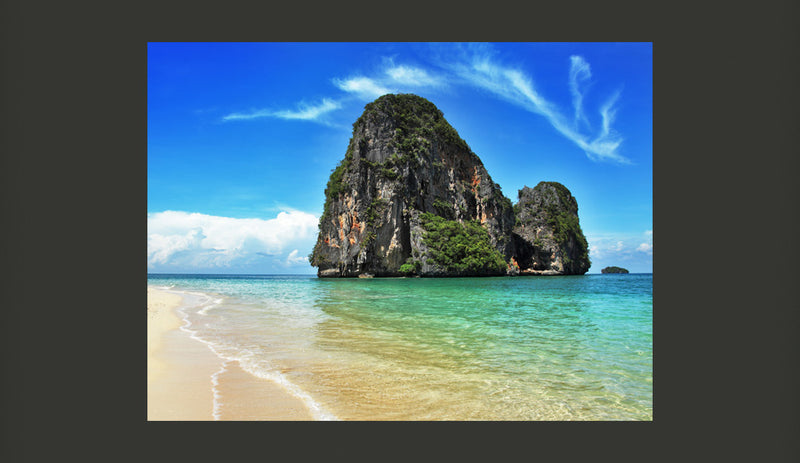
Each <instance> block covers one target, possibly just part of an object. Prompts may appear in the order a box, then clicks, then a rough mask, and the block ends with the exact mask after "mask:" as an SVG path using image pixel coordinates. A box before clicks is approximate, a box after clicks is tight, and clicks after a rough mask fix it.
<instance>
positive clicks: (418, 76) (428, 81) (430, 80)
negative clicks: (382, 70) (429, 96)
mask: <svg viewBox="0 0 800 463" xmlns="http://www.w3.org/2000/svg"><path fill="white" fill-rule="evenodd" d="M386 74H387V75H388V76H389V77H390V78H391V79H392V81H394V82H395V83H397V84H401V85H409V86H412V87H430V86H439V85H442V84H443V81H442V80H441V79H440V78H438V77H433V76H432V75H431V74H429V73H428V72H427V71H426V70H424V69H421V68H416V67H410V66H403V65H400V66H392V67H390V68H388V69H387V70H386Z"/></svg>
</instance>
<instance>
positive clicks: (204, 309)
mask: <svg viewBox="0 0 800 463" xmlns="http://www.w3.org/2000/svg"><path fill="white" fill-rule="evenodd" d="M168 291H169V292H171V293H174V294H178V295H181V296H184V298H183V301H184V304H185V305H182V306H180V307H178V309H177V311H178V313H179V314H180V315H181V318H182V320H183V325H182V326H181V327H180V329H181V330H182V331H184V332H186V333H188V334H189V336H190V337H191V338H192V339H194V340H196V341H199V342H202V343H203V344H205V345H206V346H208V348H209V349H210V350H211V352H213V353H214V355H216V356H217V357H219V358H220V359H221V360H222V361H223V364H222V367H221V369H220V370H219V371H217V372H215V373H214V374H213V375H212V376H211V384H212V392H213V397H214V407H213V410H214V411H213V416H214V419H215V420H219V419H220V416H221V409H222V401H221V395H220V393H219V390H218V387H219V375H220V374H222V373H224V372H225V371H227V369H226V368H225V367H226V366H227V364H228V363H230V362H237V363H238V364H239V366H241V367H242V369H243V370H245V371H246V372H248V373H250V374H251V375H253V376H255V377H257V378H261V379H264V380H267V381H271V382H273V383H275V384H278V385H279V386H281V387H282V388H283V389H284V390H285V391H287V392H288V393H290V394H291V395H293V396H294V397H297V398H298V399H300V400H301V401H302V402H303V404H304V405H305V406H306V408H308V410H309V411H310V412H311V416H312V417H313V418H314V419H315V420H318V421H337V420H338V418H337V417H336V415H334V414H332V413H330V412H329V411H327V410H325V408H323V407H322V405H321V404H319V403H318V402H317V401H315V400H314V398H313V397H311V396H310V395H309V394H308V393H306V392H305V391H304V390H303V389H301V388H300V387H299V386H297V385H296V384H294V383H292V382H291V381H290V380H289V379H288V378H287V377H286V376H285V375H283V374H282V373H280V372H277V371H274V370H270V369H265V368H264V367H263V366H260V365H259V364H258V363H257V362H256V361H254V360H253V359H252V358H248V357H247V356H246V355H241V354H240V355H229V354H227V355H226V354H223V353H222V352H220V351H221V350H222V349H221V347H222V346H220V345H217V344H215V343H214V342H212V341H209V340H207V339H204V338H202V337H201V336H200V335H199V333H198V331H197V330H193V329H192V328H191V326H192V322H191V320H189V314H188V313H187V312H186V310H193V309H196V310H194V312H195V313H197V314H200V315H206V314H207V313H208V311H209V310H211V309H213V308H216V307H218V306H220V305H221V304H222V302H223V301H224V299H223V298H218V297H215V296H212V295H210V294H206V293H201V292H196V291H187V290H174V289H171V290H168ZM185 296H189V297H190V298H196V299H200V301H199V302H198V303H194V304H186V303H187V299H189V298H187V297H185Z"/></svg>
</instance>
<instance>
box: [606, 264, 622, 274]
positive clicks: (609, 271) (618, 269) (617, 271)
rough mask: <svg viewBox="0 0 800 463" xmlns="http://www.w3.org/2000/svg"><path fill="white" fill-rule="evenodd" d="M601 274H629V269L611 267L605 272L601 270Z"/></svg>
mask: <svg viewBox="0 0 800 463" xmlns="http://www.w3.org/2000/svg"><path fill="white" fill-rule="evenodd" d="M600 273H628V269H625V268H622V267H615V266H613V265H612V266H611V267H606V268H604V269H603V270H600Z"/></svg>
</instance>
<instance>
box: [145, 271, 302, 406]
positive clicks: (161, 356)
mask: <svg viewBox="0 0 800 463" xmlns="http://www.w3.org/2000/svg"><path fill="white" fill-rule="evenodd" d="M181 303H182V297H181V296H180V295H179V294H175V293H171V292H168V291H164V290H159V289H155V288H152V287H149V286H148V288H147V419H148V420H150V421H163V420H167V421H211V420H215V419H219V420H229V421H295V420H312V419H313V417H312V415H311V413H310V412H309V410H308V408H307V407H306V406H305V403H304V402H303V401H302V400H300V399H299V398H297V397H295V396H293V395H292V394H290V393H289V392H288V391H286V390H285V389H284V388H283V387H281V386H280V385H278V384H276V383H273V382H271V381H268V380H264V379H261V378H257V377H255V376H253V375H251V374H249V373H247V372H246V371H244V370H242V369H241V368H240V367H239V365H238V363H236V362H224V361H223V360H222V359H221V358H219V357H218V356H217V355H216V354H214V352H213V351H212V350H211V349H210V348H209V347H208V346H207V345H206V344H204V343H202V342H200V341H198V340H196V339H193V338H192V337H191V336H190V334H189V333H188V332H186V331H183V330H181V329H180V326H181V325H182V324H183V320H182V319H181V318H180V317H179V314H177V313H176V309H177V308H178V307H180V305H181ZM215 382H216V384H215ZM215 390H216V394H217V400H216V409H215V399H214V392H215ZM215 415H216V416H215Z"/></svg>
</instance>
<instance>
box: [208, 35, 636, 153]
mask: <svg viewBox="0 0 800 463" xmlns="http://www.w3.org/2000/svg"><path fill="white" fill-rule="evenodd" d="M443 47H445V48H446V50H444V49H443ZM439 52H441V56H440V57H439V63H438V65H439V70H438V71H435V72H434V71H432V70H430V69H423V68H421V67H417V66H410V65H407V64H395V62H394V59H393V58H384V63H383V66H382V68H381V70H380V71H379V72H376V73H374V75H372V76H365V75H357V76H355V77H349V78H346V79H338V78H335V79H333V80H332V81H333V84H334V85H335V86H336V87H337V88H338V89H339V90H341V91H343V92H346V93H348V94H350V95H354V96H356V97H357V98H360V99H364V100H373V99H375V98H377V97H379V96H382V95H385V94H387V93H393V92H399V91H413V90H415V89H416V88H420V87H443V86H449V85H454V84H458V85H470V86H473V87H477V88H479V89H483V90H486V91H488V92H490V93H492V94H494V95H495V96H497V97H499V98H501V99H504V100H506V101H509V102H511V103H513V104H516V105H518V106H520V107H522V108H524V109H526V110H528V111H530V112H532V113H534V114H538V115H541V116H543V117H544V118H545V119H546V120H547V121H548V122H549V123H550V124H551V125H552V126H553V128H555V129H556V131H557V132H558V133H560V134H561V135H563V136H564V137H566V138H567V139H568V140H570V141H572V142H573V143H574V144H575V145H576V146H578V147H579V148H580V149H582V150H583V151H584V152H585V153H586V156H587V157H588V158H589V159H591V160H593V161H611V162H616V163H620V164H629V163H630V160H629V159H627V158H626V157H624V156H622V155H621V154H619V152H618V150H619V147H620V146H621V145H622V142H623V141H624V139H623V137H622V136H621V135H620V134H619V133H617V132H616V131H615V130H614V129H613V123H614V120H615V118H616V112H617V109H616V104H617V101H618V100H619V97H620V91H617V92H616V93H614V94H612V95H611V96H610V97H609V98H608V99H606V101H605V103H604V104H603V105H602V106H601V107H600V108H598V113H599V117H600V119H601V121H600V128H599V129H597V130H592V127H591V124H590V122H589V119H588V117H587V115H586V107H585V105H584V95H585V92H586V86H587V85H588V81H589V80H590V79H591V78H592V71H591V66H590V64H589V63H588V62H587V61H586V59H584V58H583V57H582V56H578V55H573V56H570V61H569V63H570V64H569V66H570V68H569V78H568V80H567V82H566V85H567V86H568V87H569V91H570V93H571V95H572V109H571V110H570V109H569V108H567V107H563V108H562V107H559V105H556V104H554V103H552V102H551V101H549V100H548V99H547V98H546V97H545V96H544V95H543V94H541V93H540V92H539V91H537V89H536V85H535V82H534V81H533V79H532V78H531V77H530V76H528V75H527V74H526V73H525V72H523V71H521V70H519V69H516V68H512V67H508V66H505V65H502V64H499V63H498V62H497V61H496V60H495V52H494V50H493V49H492V48H491V46H489V45H487V44H466V45H453V44H447V45H441V46H440V47H439ZM343 101H346V99H342V100H338V101H337V100H331V99H325V100H323V101H322V102H321V103H320V104H317V105H314V106H308V105H302V104H301V105H300V108H299V110H283V111H272V110H254V111H251V112H250V113H233V114H229V115H227V116H225V117H224V118H223V120H226V121H230V120H247V119H255V118H260V117H279V118H283V119H296V120H313V121H317V122H322V123H327V122H325V121H324V120H322V119H321V116H323V115H324V114H327V113H328V112H330V111H333V110H335V109H339V108H341V107H342V102H343ZM570 113H572V114H570ZM343 127H348V128H349V126H343Z"/></svg>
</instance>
